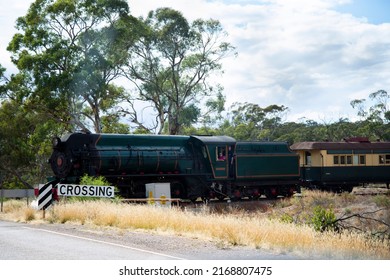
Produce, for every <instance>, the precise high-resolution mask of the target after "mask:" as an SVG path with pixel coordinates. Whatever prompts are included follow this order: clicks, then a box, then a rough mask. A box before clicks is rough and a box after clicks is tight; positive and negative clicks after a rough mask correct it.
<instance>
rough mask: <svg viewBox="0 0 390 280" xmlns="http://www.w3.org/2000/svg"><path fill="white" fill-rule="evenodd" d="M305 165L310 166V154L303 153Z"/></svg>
mask: <svg viewBox="0 0 390 280" xmlns="http://www.w3.org/2000/svg"><path fill="white" fill-rule="evenodd" d="M305 165H311V153H310V152H305Z"/></svg>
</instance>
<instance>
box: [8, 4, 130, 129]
mask: <svg viewBox="0 0 390 280" xmlns="http://www.w3.org/2000/svg"><path fill="white" fill-rule="evenodd" d="M127 13H128V5H127V2H126V1H124V0H115V1H111V0H99V1H91V0H36V1H35V2H33V3H32V4H31V6H30V8H29V10H28V12H27V14H26V15H25V16H24V17H20V18H18V20H17V24H16V27H17V29H18V30H19V32H20V33H17V34H15V35H14V37H13V39H12V41H11V42H10V44H9V46H8V50H9V51H11V52H12V61H13V62H14V63H15V65H17V67H18V69H19V70H21V71H26V72H28V73H29V74H30V76H31V78H32V87H31V93H30V98H31V100H32V102H34V105H35V106H36V109H37V110H39V111H46V113H47V115H50V116H51V117H52V118H53V119H55V120H57V121H60V122H61V123H66V124H67V125H68V127H69V128H68V129H69V130H74V129H77V128H78V129H83V130H89V127H88V120H89V121H90V122H91V123H92V127H93V128H94V130H95V131H97V132H100V131H101V128H102V127H101V111H102V112H105V113H107V114H108V113H109V109H111V108H112V107H113V105H114V104H115V101H118V100H119V99H120V94H121V91H120V90H118V88H117V87H114V86H112V85H110V83H111V81H112V80H113V79H115V77H116V76H117V75H118V69H117V65H118V63H117V59H119V58H118V57H117V56H116V55H115V53H112V52H111V49H112V48H111V46H112V45H113V44H114V43H113V42H115V36H116V32H115V28H114V23H115V21H116V20H117V19H118V18H120V17H124V16H127Z"/></svg>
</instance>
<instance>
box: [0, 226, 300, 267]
mask: <svg viewBox="0 0 390 280" xmlns="http://www.w3.org/2000/svg"><path fill="white" fill-rule="evenodd" d="M180 259H182V260H186V259H187V260H191V259H195V260H206V259H215V260H229V259H230V260H233V259H236V260H237V259H247V260H259V259H263V260H265V259H268V260H276V259H284V260H286V259H299V257H297V256H294V255H291V254H283V253H277V254H275V253H272V252H264V251H261V250H256V249H252V248H245V247H244V248H242V247H226V246H223V245H221V244H214V243H213V242H211V241H204V240H198V239H191V238H185V237H181V236H171V235H160V234H153V233H145V232H137V231H118V230H114V229H96V228H88V227H86V226H82V225H68V224H64V225H58V224H57V225H56V224H41V225H33V224H24V223H14V222H6V221H0V260H180Z"/></svg>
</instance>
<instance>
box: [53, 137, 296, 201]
mask: <svg viewBox="0 0 390 280" xmlns="http://www.w3.org/2000/svg"><path fill="white" fill-rule="evenodd" d="M49 163H50V165H51V168H52V170H53V172H54V175H55V177H56V180H57V181H60V182H61V183H69V184H72V183H78V182H79V179H80V177H81V176H83V175H84V174H88V175H90V176H100V175H101V176H104V177H105V178H106V179H107V180H108V181H109V182H110V183H111V184H112V185H115V186H117V188H118V191H119V195H120V196H122V197H124V198H143V197H145V184H148V183H160V182H167V183H170V189H171V197H172V198H181V199H190V200H196V199H197V198H199V197H200V198H203V199H211V198H218V199H221V200H223V199H225V198H229V199H239V198H242V197H249V198H258V197H260V196H261V195H265V196H267V197H269V198H271V197H272V198H274V197H277V196H278V195H283V196H291V195H293V194H294V193H296V192H300V179H301V178H300V172H301V170H300V167H299V156H298V154H297V153H295V152H292V151H291V150H290V149H289V147H288V145H287V143H284V142H257V141H256V142H238V141H236V140H235V139H233V138H231V137H228V136H166V135H119V134H86V133H72V134H68V135H66V136H64V137H63V138H61V139H60V138H57V137H56V138H55V139H54V140H53V153H52V155H51V157H50V160H49Z"/></svg>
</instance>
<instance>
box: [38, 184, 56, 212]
mask: <svg viewBox="0 0 390 280" xmlns="http://www.w3.org/2000/svg"><path fill="white" fill-rule="evenodd" d="M52 201H53V182H49V183H46V184H44V185H39V193H38V210H45V209H47V208H48V207H49V206H50V205H51V203H52Z"/></svg>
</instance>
